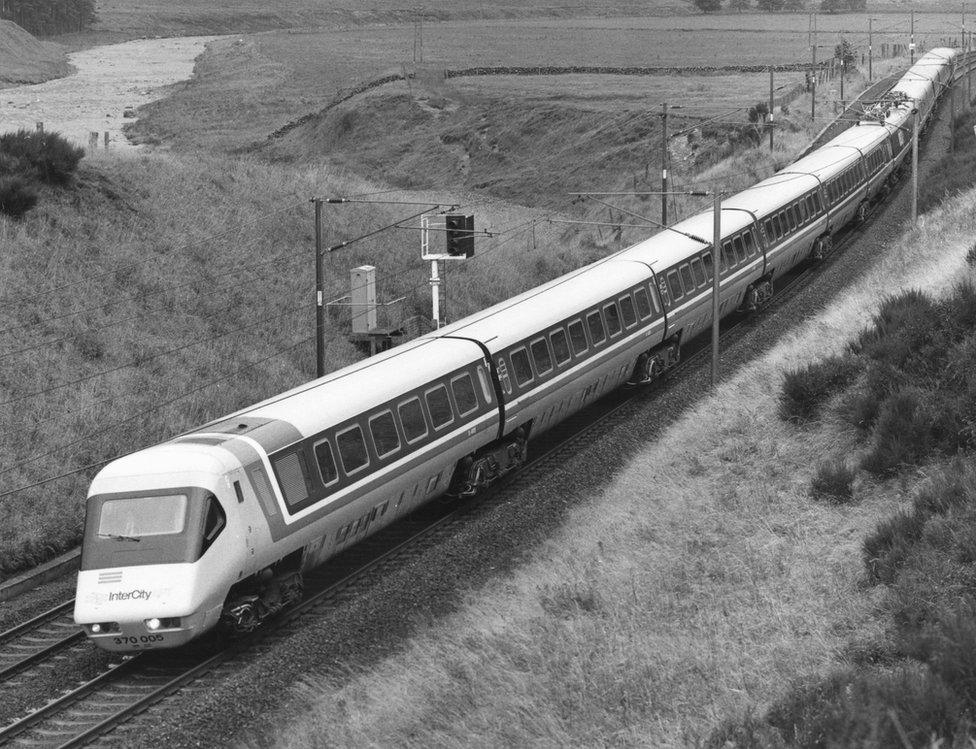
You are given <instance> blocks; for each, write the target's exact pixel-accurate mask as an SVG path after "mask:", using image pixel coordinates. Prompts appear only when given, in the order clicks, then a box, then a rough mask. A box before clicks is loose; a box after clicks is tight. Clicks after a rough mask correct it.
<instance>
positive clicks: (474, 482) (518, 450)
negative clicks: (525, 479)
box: [447, 424, 531, 498]
mask: <svg viewBox="0 0 976 749" xmlns="http://www.w3.org/2000/svg"><path fill="white" fill-rule="evenodd" d="M530 427H531V424H524V425H522V426H520V427H518V428H517V429H515V430H514V431H512V432H510V433H509V434H507V435H505V436H504V437H502V439H500V440H496V441H495V442H492V443H491V444H490V445H486V446H485V447H483V448H481V449H480V450H478V451H476V452H473V453H471V454H470V455H466V456H465V457H464V458H462V459H461V460H460V461H458V464H457V466H455V468H454V475H453V476H452V477H451V483H450V487H449V488H448V490H447V495H448V496H449V497H454V498H459V497H473V496H474V495H476V494H478V492H480V491H482V490H484V489H486V488H487V487H489V486H491V485H492V484H493V483H495V482H496V481H498V479H500V478H501V477H502V476H504V475H505V474H507V473H509V472H511V471H514V470H515V469H516V468H518V467H519V466H521V465H522V464H523V463H525V457H526V453H527V450H526V446H527V444H528V438H529V429H530Z"/></svg>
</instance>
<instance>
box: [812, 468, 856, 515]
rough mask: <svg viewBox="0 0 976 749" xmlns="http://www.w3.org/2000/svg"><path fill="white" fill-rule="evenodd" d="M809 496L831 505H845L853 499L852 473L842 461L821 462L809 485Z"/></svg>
mask: <svg viewBox="0 0 976 749" xmlns="http://www.w3.org/2000/svg"><path fill="white" fill-rule="evenodd" d="M810 495H811V496H812V497H814V498H815V499H823V500H826V501H828V502H832V503H833V504H847V503H848V502H850V501H851V500H852V499H853V498H854V471H852V470H851V469H850V468H848V467H847V464H846V463H845V462H844V461H843V460H826V461H824V462H822V463H821V464H820V465H819V466H818V468H817V473H816V475H815V476H814V477H813V481H812V482H811V483H810Z"/></svg>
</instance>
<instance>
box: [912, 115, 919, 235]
mask: <svg viewBox="0 0 976 749" xmlns="http://www.w3.org/2000/svg"><path fill="white" fill-rule="evenodd" d="M913 114H914V117H913V119H912V226H917V225H918V109H916V110H915V111H914V113H913Z"/></svg>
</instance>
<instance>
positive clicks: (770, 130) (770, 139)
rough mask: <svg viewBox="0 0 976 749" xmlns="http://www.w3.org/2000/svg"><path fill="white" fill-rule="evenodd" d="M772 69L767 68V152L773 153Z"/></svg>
mask: <svg viewBox="0 0 976 749" xmlns="http://www.w3.org/2000/svg"><path fill="white" fill-rule="evenodd" d="M773 103H774V102H773V68H772V66H770V67H769V152H770V153H772V152H773Z"/></svg>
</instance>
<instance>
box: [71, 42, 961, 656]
mask: <svg viewBox="0 0 976 749" xmlns="http://www.w3.org/2000/svg"><path fill="white" fill-rule="evenodd" d="M955 54H956V53H955V52H954V51H953V50H947V49H941V50H933V51H932V52H930V53H928V54H927V55H925V56H923V57H922V58H921V60H920V61H919V63H918V64H917V65H916V66H915V67H913V68H912V70H911V71H909V73H908V74H906V76H905V77H904V78H903V79H902V80H901V82H899V84H898V85H897V86H896V87H895V88H896V89H897V90H898V91H899V92H900V94H902V95H904V96H905V97H908V98H906V100H905V102H904V103H902V104H899V105H898V106H894V107H892V108H891V109H890V110H889V111H888V112H887V113H886V116H885V118H884V122H865V123H863V124H861V125H860V126H858V127H853V128H851V129H849V130H847V131H846V132H844V133H842V134H841V135H839V136H837V137H836V138H834V139H833V140H831V141H830V142H828V143H827V144H825V145H824V146H823V147H822V148H819V149H817V150H816V151H814V152H812V153H811V154H809V155H808V156H806V157H804V158H803V159H800V160H799V161H797V162H795V163H793V164H791V165H789V166H788V167H786V168H785V169H784V170H782V171H781V172H779V173H777V174H776V175H774V176H773V177H770V178H769V179H766V180H763V181H762V182H760V183H758V184H757V185H754V186H753V187H750V188H749V189H747V190H744V191H743V192H741V193H738V194H737V195H734V196H731V197H729V198H728V199H726V200H725V201H724V202H723V205H722V224H721V229H722V265H721V277H720V315H721V316H724V315H727V314H729V313H731V312H733V311H734V310H736V309H740V308H743V307H747V308H748V307H754V306H757V305H759V304H761V303H762V302H763V301H764V300H765V299H767V298H768V297H769V295H770V294H771V291H772V286H773V283H774V282H775V281H776V279H778V278H779V277H781V276H782V275H783V274H785V273H787V272H788V271H789V270H791V269H792V268H793V267H794V266H796V265H797V264H798V263H799V262H801V261H802V260H803V259H805V258H806V257H808V256H809V255H811V254H817V253H822V252H824V251H826V250H827V249H828V248H829V243H830V237H831V235H832V234H833V233H834V232H836V231H837V230H838V229H839V228H841V227H842V226H844V225H845V224H846V223H847V222H849V221H850V220H851V219H852V218H854V217H855V216H857V215H858V214H859V213H862V214H863V210H864V207H866V206H867V205H868V203H869V202H870V201H871V200H872V199H873V198H874V197H875V196H877V195H878V193H879V192H881V191H882V189H883V188H884V186H885V184H886V183H887V182H888V180H889V179H890V177H891V174H892V172H893V171H894V170H895V169H896V168H897V167H898V166H899V165H900V163H901V160H902V159H903V158H904V156H905V154H906V152H907V149H908V146H907V145H906V140H910V139H906V136H905V133H906V132H908V133H909V134H910V128H911V124H912V114H911V109H912V108H913V107H918V109H919V114H920V121H921V122H923V123H924V121H925V119H926V118H927V117H928V116H929V114H930V112H931V110H932V107H933V105H934V102H935V100H936V98H937V96H938V93H939V92H940V91H941V88H942V87H944V86H945V85H946V84H947V82H948V81H949V80H950V78H951V76H952V65H953V59H954V56H955ZM712 221H713V217H712V214H711V212H704V213H702V214H699V215H697V216H693V217H691V218H689V219H687V220H684V221H681V222H679V223H678V224H675V225H674V226H673V227H672V229H673V231H672V230H668V231H662V232H660V233H658V234H656V235H655V236H653V237H651V238H649V239H647V240H645V241H642V242H640V243H638V244H636V245H634V246H632V247H629V248H627V249H625V250H623V251H621V252H618V253H616V254H614V255H611V256H609V257H607V258H604V259H603V260H600V261H598V262H596V263H593V264H591V265H589V266H587V267H585V268H581V269H579V270H577V271H574V272H573V273H570V274H567V275H565V276H563V277H561V278H557V279H555V280H553V281H551V282H549V283H546V284H544V285H542V286H539V287H538V288H535V289H532V290H530V291H528V292H526V293H524V294H521V295H519V296H517V297H515V298H513V299H509V300H507V301H505V302H502V303H501V304H497V305H495V306H493V307H491V308H489V309H486V310H484V311H482V312H479V313H477V314H475V315H472V316H470V317H467V318H465V319H463V320H460V321H458V322H457V323H454V324H452V325H450V326H448V327H446V328H442V329H440V330H438V331H436V332H435V333H431V334H429V335H427V336H424V337H422V338H418V339H416V340H414V341H411V342H410V343H407V344H404V345H402V346H400V347H398V348H395V349H392V350H390V351H388V352H385V353H382V354H380V355H378V356H374V357H372V358H370V359H368V360H365V361H362V362H359V363H357V364H355V365H353V366H350V367H347V368H345V369H342V370H340V371H338V372H335V373H333V374H330V375H328V376H326V377H323V378H321V379H318V380H315V381H313V382H310V383H308V384H306V385H303V386H301V387H298V388H295V389H293V390H291V391H288V392H286V393H282V394H281V395H279V396H276V397H274V398H271V399H269V400H267V401H264V402H262V403H258V404H257V405H254V406H252V407H250V408H247V409H244V410H242V411H240V412H238V413H236V414H232V415H230V416H228V417H225V418H223V419H220V420H218V421H215V422H212V423H210V424H208V425H206V426H204V427H201V428H200V429H198V430H196V431H194V432H191V433H188V434H185V435H182V436H180V437H177V438H175V439H173V440H170V441H168V442H166V443H163V444H161V445H157V446H154V447H150V448H148V449H145V450H141V451H139V452H136V453H134V454H132V455H129V456H126V457H124V458H121V459H119V460H116V461H114V462H112V463H110V464H109V465H107V466H106V467H105V468H104V469H103V470H102V471H101V472H100V473H99V474H98V475H97V476H96V477H95V479H94V481H93V482H92V485H91V488H90V491H89V498H88V506H87V518H86V527H85V537H84V543H83V553H82V568H81V571H80V572H79V574H78V587H77V596H76V602H75V612H74V616H75V621H76V622H78V624H80V625H82V626H83V627H84V628H85V630H86V632H87V633H88V635H89V636H90V637H91V638H92V639H93V640H94V641H95V642H96V643H97V644H98V645H99V646H101V647H103V648H106V649H108V650H117V651H131V650H139V649H145V648H165V647H175V646H178V645H181V644H183V643H185V642H187V641H189V640H191V639H193V638H195V637H197V636H199V635H200V634H202V633H204V632H206V631H208V630H210V629H211V628H213V627H214V626H215V625H216V624H217V623H218V622H221V621H223V622H224V623H225V624H227V625H228V626H230V627H232V628H236V629H241V630H248V629H250V628H251V627H253V626H254V625H256V624H257V623H258V622H259V621H260V620H261V619H262V618H264V617H266V616H267V615H268V614H270V613H273V612H274V611H276V610H278V609H279V608H281V606H283V605H286V604H287V603H289V602H290V601H292V600H295V599H296V598H297V597H299V596H300V594H301V585H300V581H301V573H302V571H303V570H306V569H308V568H311V567H314V566H317V565H320V564H322V563H323V562H325V561H327V560H328V559H329V558H330V557H332V556H334V555H335V554H337V553H338V552H340V551H341V550H342V549H344V548H346V547H347V546H349V545H351V544H353V543H356V542H357V541H359V540H360V539H362V538H363V537H364V536H365V535H367V534H369V533H372V532H375V531H376V530H378V529H379V528H382V527H383V526H385V525H387V524H389V523H390V522H392V521H393V520H394V519H396V518H397V517H399V516H402V515H403V514H405V513H407V512H409V511H411V510H412V509H414V508H415V507H417V506H418V505H420V504H421V503H423V502H425V501H427V500H429V499H431V498H432V497H434V496H437V495H440V494H443V493H444V492H451V493H453V494H456V495H466V494H471V493H474V492H476V491H477V490H479V489H480V488H482V487H484V486H486V485H488V484H490V483H491V482H492V481H493V480H494V479H496V478H497V477H498V476H500V475H502V474H504V473H505V472H506V471H508V470H510V469H512V468H515V467H517V466H518V465H519V464H520V463H521V461H522V459H523V457H524V453H525V447H526V442H527V440H528V438H529V436H530V435H531V436H533V437H534V436H537V435H538V434H540V433H542V432H544V431H546V430H547V429H549V428H551V427H552V426H553V425H555V424H557V423H558V422H560V421H561V420H563V419H564V418H566V417H567V416H569V415H571V414H573V413H575V412H577V411H579V410H580V409H581V408H583V407H585V406H586V405H588V404H589V403H591V402H592V401H594V400H595V399H597V398H598V397H600V396H601V395H603V394H604V393H606V392H608V391H610V390H612V389H614V388H616V387H619V386H620V385H622V384H624V383H625V382H628V381H630V382H643V381H646V380H649V379H652V378H653V377H655V376H656V375H657V374H659V373H660V372H661V371H663V370H664V369H666V368H668V367H669V366H671V365H672V364H674V363H675V362H676V361H677V359H678V355H679V350H680V346H681V344H682V342H684V341H687V340H688V339H689V338H691V337H693V336H695V335H697V334H699V333H701V332H702V331H703V330H705V329H706V328H708V327H709V326H710V325H711V319H712V310H711V268H712V257H713V253H712V247H711V244H712V231H713V228H712V227H713V224H712Z"/></svg>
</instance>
